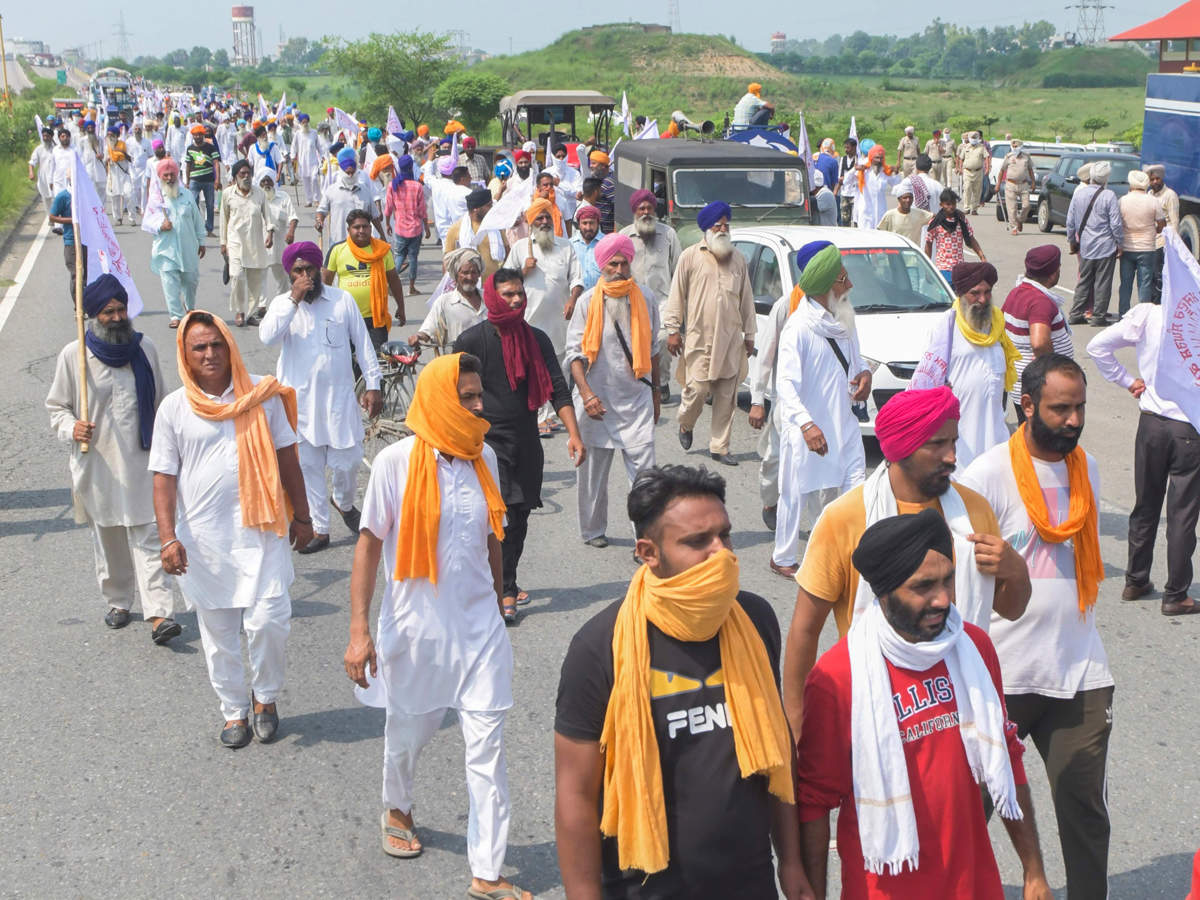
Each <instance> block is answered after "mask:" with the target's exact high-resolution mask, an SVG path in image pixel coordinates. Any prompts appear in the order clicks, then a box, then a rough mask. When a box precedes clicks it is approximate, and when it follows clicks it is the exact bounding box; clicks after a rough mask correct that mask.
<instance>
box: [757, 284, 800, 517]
mask: <svg viewBox="0 0 1200 900" xmlns="http://www.w3.org/2000/svg"><path fill="white" fill-rule="evenodd" d="M791 309H792V299H791V297H788V296H786V295H785V296H783V297H780V298H779V299H778V300H776V301H775V303H774V305H772V307H771V313H770V315H768V316H767V321H766V323H765V324H764V325H763V330H762V331H760V332H759V333H758V334H757V335H756V336H755V340H756V341H757V346H758V353H757V355H756V356H755V366H754V367H753V372H752V373H751V379H750V416H749V421H750V427H751V428H753V429H754V430H755V431H757V432H759V436H758V447H757V448H756V449H757V450H758V455H759V457H760V458H761V460H762V462H761V463H760V464H759V467H758V496H759V499H761V500H762V507H763V511H762V516H763V523H764V524H765V525H766V526H767V527H768V528H769V529H771V530H772V531H774V530H775V526H776V518H777V513H778V506H779V428H778V426H777V425H776V421H775V416H774V415H770V416H769V415H767V401H768V400H770V401H771V402H772V403H774V402H775V372H776V371H777V370H778V364H779V337H780V335H781V334H783V326H784V325H785V324H787V320H788V316H789V315H790V313H791Z"/></svg>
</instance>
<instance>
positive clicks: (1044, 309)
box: [1003, 278, 1075, 378]
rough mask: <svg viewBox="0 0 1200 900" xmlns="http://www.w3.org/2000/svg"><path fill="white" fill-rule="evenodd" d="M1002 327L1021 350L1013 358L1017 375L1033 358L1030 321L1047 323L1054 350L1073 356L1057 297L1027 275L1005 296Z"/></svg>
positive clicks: (1014, 344) (1065, 323) (1031, 323)
mask: <svg viewBox="0 0 1200 900" xmlns="http://www.w3.org/2000/svg"><path fill="white" fill-rule="evenodd" d="M1003 311H1004V330H1005V331H1007V332H1008V337H1009V339H1010V340H1012V342H1013V346H1014V347H1016V348H1017V352H1018V353H1020V354H1021V358H1020V359H1019V360H1017V362H1016V369H1017V377H1018V378H1020V377H1021V373H1022V372H1024V371H1025V367H1026V366H1027V365H1029V364H1030V363H1031V362H1033V345H1032V344H1031V343H1030V341H1029V328H1030V326H1031V325H1035V324H1037V325H1049V326H1050V344H1051V347H1052V348H1053V350H1054V352H1055V353H1061V354H1062V355H1063V356H1067V357H1070V358H1072V359H1074V358H1075V345H1074V344H1073V343H1071V329H1070V327H1069V326H1068V325H1067V320H1066V319H1065V318H1064V317H1063V314H1062V309H1060V308H1059V305H1058V299H1057V298H1056V297H1055V296H1054V295H1053V294H1052V293H1050V291H1048V290H1047V289H1046V288H1044V287H1042V286H1041V285H1040V284H1038V283H1037V282H1035V281H1030V280H1029V279H1028V278H1022V279H1021V280H1020V281H1019V282H1018V283H1017V286H1016V287H1015V288H1013V289H1012V290H1011V291H1009V294H1008V296H1007V297H1006V298H1005V299H1004V307H1003Z"/></svg>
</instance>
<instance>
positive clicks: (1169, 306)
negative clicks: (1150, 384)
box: [1154, 226, 1200, 428]
mask: <svg viewBox="0 0 1200 900" xmlns="http://www.w3.org/2000/svg"><path fill="white" fill-rule="evenodd" d="M1163 237H1164V238H1166V243H1165V254H1164V265H1163V291H1162V343H1161V344H1160V346H1159V349H1158V369H1157V371H1156V375H1155V378H1156V383H1155V385H1154V390H1155V391H1156V392H1157V393H1158V395H1159V396H1160V397H1162V398H1163V399H1164V400H1170V401H1172V402H1174V403H1175V404H1177V405H1178V406H1179V408H1180V409H1181V410H1183V414H1184V415H1185V416H1187V417H1188V421H1189V422H1191V423H1192V426H1193V427H1194V428H1200V263H1197V262H1196V259H1195V257H1193V256H1192V254H1191V251H1189V250H1188V248H1187V246H1186V245H1185V244H1184V243H1183V241H1182V240H1180V238H1179V234H1178V232H1176V231H1175V229H1174V228H1172V227H1171V226H1167V227H1166V228H1164V229H1163Z"/></svg>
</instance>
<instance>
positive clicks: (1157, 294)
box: [1153, 247, 1166, 303]
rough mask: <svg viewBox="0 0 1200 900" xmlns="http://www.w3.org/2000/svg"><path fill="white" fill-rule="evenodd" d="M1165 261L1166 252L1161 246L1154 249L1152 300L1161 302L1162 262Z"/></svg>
mask: <svg viewBox="0 0 1200 900" xmlns="http://www.w3.org/2000/svg"><path fill="white" fill-rule="evenodd" d="M1164 262H1166V253H1165V251H1164V249H1163V248H1162V247H1159V248H1158V249H1157V250H1155V251H1154V282H1153V285H1154V291H1153V296H1154V302H1155V303H1161V302H1162V272H1163V263H1164Z"/></svg>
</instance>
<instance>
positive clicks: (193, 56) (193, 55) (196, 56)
mask: <svg viewBox="0 0 1200 900" xmlns="http://www.w3.org/2000/svg"><path fill="white" fill-rule="evenodd" d="M211 61H212V51H211V50H209V49H208V48H207V47H199V46H197V47H193V48H192V49H191V52H190V53H188V58H187V63H186V65H187V67H188V68H189V69H203V68H204V67H205V66H207V65H208V64H209V62H211Z"/></svg>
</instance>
